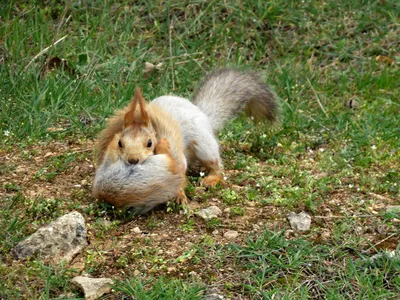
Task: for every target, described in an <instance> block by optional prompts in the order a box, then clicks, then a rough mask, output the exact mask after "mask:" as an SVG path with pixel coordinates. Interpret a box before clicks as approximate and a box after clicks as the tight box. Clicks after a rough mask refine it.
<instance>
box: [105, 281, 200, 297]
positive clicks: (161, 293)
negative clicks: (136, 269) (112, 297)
mask: <svg viewBox="0 0 400 300" xmlns="http://www.w3.org/2000/svg"><path fill="white" fill-rule="evenodd" d="M113 288H114V289H115V291H117V292H119V293H121V295H122V296H131V297H137V298H139V299H171V300H172V299H203V292H204V289H205V288H204V286H203V285H202V284H200V283H196V282H193V283H186V282H184V281H182V280H179V279H173V280H171V279H167V278H159V279H157V280H155V279H139V278H129V279H126V280H124V281H119V282H117V283H115V284H114V287H113Z"/></svg>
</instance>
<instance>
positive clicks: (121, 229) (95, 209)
mask: <svg viewBox="0 0 400 300" xmlns="http://www.w3.org/2000/svg"><path fill="white" fill-rule="evenodd" d="M92 148H93V141H85V142H81V143H79V142H70V143H61V142H54V143H52V144H46V145H37V146H32V147H29V148H26V149H24V150H23V151H22V152H19V151H15V152H14V151H13V152H12V151H5V150H3V151H2V152H1V153H0V157H2V160H1V170H2V174H1V177H0V184H1V186H2V187H3V192H4V194H5V195H7V194H12V193H15V192H16V190H18V189H20V191H21V192H22V194H23V195H24V196H25V197H26V199H31V200H32V199H35V198H37V197H42V198H43V199H50V198H58V199H61V200H62V201H63V202H64V204H62V205H60V209H61V210H62V212H58V213H59V214H63V213H66V212H68V211H70V210H78V211H80V212H81V213H82V214H83V215H84V216H85V218H86V222H87V226H88V236H89V243H90V245H89V246H88V247H87V248H86V249H85V250H84V252H83V253H81V254H79V255H78V256H77V257H76V258H75V259H74V261H73V262H72V264H71V265H72V266H73V267H74V268H76V269H77V270H78V272H81V273H82V272H84V273H85V272H86V273H90V275H91V276H94V277H100V276H106V277H115V278H126V276H127V275H130V276H145V275H148V274H152V275H167V276H174V277H184V278H186V277H187V276H188V274H190V275H192V276H194V277H195V278H196V277H197V278H199V279H201V280H202V281H203V282H209V283H211V282H212V283H213V284H214V285H219V284H226V283H230V284H232V286H235V285H236V284H237V283H238V281H239V282H241V281H243V274H244V273H242V274H239V273H238V271H237V269H235V264H236V261H235V258H234V257H221V256H220V255H221V253H220V252H219V250H220V249H221V247H223V246H224V245H228V244H232V243H234V244H239V245H243V244H244V243H245V241H246V240H247V238H248V236H249V235H253V236H257V235H258V234H259V233H260V232H261V231H262V230H263V229H264V227H267V228H269V229H271V230H275V231H282V230H286V237H287V238H294V237H298V235H299V234H298V233H295V232H293V231H292V230H291V229H290V226H289V224H288V222H287V220H286V215H287V213H288V212H289V209H288V208H285V207H280V206H274V205H263V204H260V203H257V202H252V201H244V204H242V206H243V207H242V208H243V213H242V215H240V214H239V215H232V214H231V213H230V212H229V211H228V210H227V209H228V208H230V206H229V205H227V204H226V203H224V202H223V201H222V200H221V199H219V198H218V194H217V195H216V197H213V198H211V199H207V200H204V199H202V196H201V195H202V188H201V187H200V186H196V187H195V191H194V192H192V194H195V195H196V197H195V198H196V201H193V200H192V201H191V202H190V204H189V208H188V213H187V214H185V213H184V212H183V211H182V210H177V209H175V210H173V211H172V212H168V211H167V210H168V207H167V206H162V207H160V208H158V209H156V210H155V211H153V212H151V213H150V214H148V215H146V216H137V217H133V218H132V219H131V220H129V221H127V220H122V219H118V218H117V217H116V214H115V213H113V212H112V211H110V210H106V209H105V208H104V207H103V206H99V205H98V204H96V202H95V199H93V198H92V197H91V192H90V190H91V181H92V179H93V177H94V173H95V167H94V164H93V160H92ZM71 157H72V159H71ZM261 167H262V168H265V172H268V166H267V165H265V164H262V165H261ZM234 172H237V171H233V170H227V173H231V174H232V173H234ZM53 173H54V174H53ZM49 174H50V175H49ZM226 184H227V185H228V186H230V187H231V188H232V189H240V188H242V187H241V186H237V185H235V184H233V183H232V182H229V181H227V182H226ZM240 184H241V185H246V184H250V185H251V184H254V182H253V183H252V182H251V180H250V181H249V182H241V183H240ZM355 199H360V200H355ZM394 203H395V201H394V199H391V198H390V197H388V196H386V195H376V194H373V193H370V194H368V195H364V194H357V193H349V192H348V191H345V190H335V191H334V192H332V193H330V194H329V195H328V196H327V197H326V199H325V201H324V202H323V203H322V204H321V205H320V206H319V207H318V208H317V210H316V211H314V212H310V214H311V216H312V227H311V232H310V233H311V234H310V235H309V238H310V239H312V240H314V241H315V242H317V243H324V244H330V243H331V242H332V240H333V239H334V238H335V237H334V234H333V233H334V231H335V230H336V231H337V230H338V229H337V228H338V226H339V225H338V224H341V223H343V222H347V226H348V227H347V229H343V230H344V232H343V234H344V235H346V230H348V232H347V233H349V234H350V233H351V234H354V233H356V234H357V235H360V236H364V237H366V239H367V241H369V243H367V242H366V241H364V245H363V248H364V249H365V251H366V252H369V253H371V254H372V253H373V252H375V251H376V250H377V249H387V250H394V249H395V247H396V246H397V244H398V242H399V241H398V236H397V235H395V234H394V233H395V231H394V229H393V227H391V226H389V225H387V224H385V223H384V222H383V221H382V219H381V218H378V217H377V215H378V214H380V213H382V212H383V211H384V210H385V207H386V206H388V205H390V204H394ZM22 205H26V203H24V204H22ZM211 205H216V206H218V207H219V208H220V209H221V210H222V211H224V213H223V215H222V216H221V217H219V219H218V221H215V220H211V221H204V220H203V219H201V218H200V217H198V216H196V215H194V211H196V210H198V209H200V208H205V207H209V206H211ZM302 209H305V207H301V206H299V207H298V208H297V209H292V210H302ZM30 218H33V216H30ZM39 223H40V222H39ZM39 225H43V224H39ZM32 226H33V227H35V225H33V224H32ZM33 229H35V228H31V230H33ZM228 230H234V231H237V232H238V235H237V237H234V238H228V237H225V236H224V233H226V232H227V231H228ZM10 263H12V262H10ZM243 272H245V271H244V270H243ZM238 292H240V291H238Z"/></svg>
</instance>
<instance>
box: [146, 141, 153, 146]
mask: <svg viewBox="0 0 400 300" xmlns="http://www.w3.org/2000/svg"><path fill="white" fill-rule="evenodd" d="M151 145H153V143H152V142H151V140H148V141H147V148H150V147H151Z"/></svg>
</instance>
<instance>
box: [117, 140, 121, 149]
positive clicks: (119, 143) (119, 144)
mask: <svg viewBox="0 0 400 300" xmlns="http://www.w3.org/2000/svg"><path fill="white" fill-rule="evenodd" d="M118 146H119V147H120V148H122V143H121V141H120V140H119V141H118Z"/></svg>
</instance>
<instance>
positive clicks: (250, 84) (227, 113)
mask: <svg viewBox="0 0 400 300" xmlns="http://www.w3.org/2000/svg"><path fill="white" fill-rule="evenodd" d="M193 102H194V104H196V105H197V106H198V107H199V108H200V109H201V110H202V111H203V112H204V113H205V114H206V115H207V116H208V117H209V119H210V122H211V125H212V128H213V131H214V132H219V131H220V130H221V129H222V127H223V126H224V124H225V123H226V122H227V121H228V120H230V119H232V118H233V117H235V116H236V115H237V114H238V113H240V112H241V111H243V110H246V111H247V112H248V113H249V114H250V115H251V116H253V117H254V118H255V119H256V120H259V121H264V120H267V121H270V122H274V121H276V120H277V118H278V114H279V107H278V103H277V100H276V97H275V95H274V93H273V92H272V91H271V89H270V88H269V87H268V85H266V84H265V83H263V82H262V81H261V78H260V77H259V76H258V75H257V74H256V73H254V72H249V71H239V70H235V69H219V70H216V71H214V72H212V73H210V74H209V75H208V76H206V77H205V79H204V81H203V83H202V84H201V85H200V88H199V90H198V91H197V93H196V95H195V97H194V100H193Z"/></svg>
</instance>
